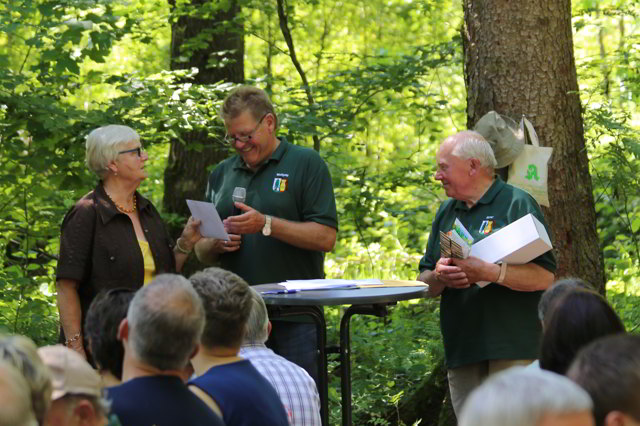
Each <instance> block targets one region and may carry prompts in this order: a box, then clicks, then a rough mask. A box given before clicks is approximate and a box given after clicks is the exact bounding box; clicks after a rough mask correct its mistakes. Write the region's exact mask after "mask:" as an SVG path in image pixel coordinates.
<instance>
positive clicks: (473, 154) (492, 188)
mask: <svg viewBox="0 0 640 426" xmlns="http://www.w3.org/2000/svg"><path fill="white" fill-rule="evenodd" d="M436 160H437V163H438V168H437V171H436V174H435V179H436V180H438V181H440V182H441V183H442V186H443V187H444V190H445V192H446V194H447V195H448V196H449V197H450V198H449V199H448V200H446V201H445V202H443V203H442V205H441V206H440V208H439V209H438V212H437V213H436V217H435V219H434V221H433V224H432V227H431V234H430V235H429V240H428V243H427V249H426V252H425V255H424V257H423V258H422V260H421V261H420V266H419V269H420V275H419V276H418V279H419V280H421V281H424V282H426V283H427V284H429V295H430V296H431V297H436V296H442V297H441V300H440V327H441V330H442V337H443V341H444V349H445V357H446V364H447V368H448V378H449V388H450V390H451V399H452V402H453V408H454V410H455V412H456V415H457V414H459V412H460V409H461V407H462V404H463V403H464V400H465V399H466V397H467V395H469V393H470V392H471V391H472V390H473V389H474V388H475V387H477V386H478V385H479V384H480V383H481V382H482V381H483V380H484V379H485V378H486V377H487V376H489V375H490V374H493V373H495V372H497V371H500V370H503V369H505V368H508V367H511V366H513V365H524V364H530V363H531V362H532V361H533V359H535V358H536V357H537V352H538V342H539V339H540V335H541V326H540V322H539V321H538V317H537V305H538V300H539V299H540V294H541V293H542V291H541V290H544V289H546V288H547V287H548V286H549V285H550V284H551V283H552V282H553V279H554V272H555V268H556V264H555V259H554V257H553V255H552V254H551V252H547V253H545V254H543V255H541V256H539V257H537V258H535V259H534V260H532V261H531V262H530V263H527V264H524V265H511V264H509V265H507V264H506V263H502V264H501V265H499V264H493V263H487V262H485V261H483V260H480V259H478V258H476V257H468V258H466V259H454V258H447V257H441V254H440V238H439V234H440V231H442V232H448V231H450V230H451V229H452V228H453V225H454V222H455V220H456V219H459V220H460V222H461V223H462V225H464V227H465V228H466V229H467V230H468V231H469V232H470V233H471V235H472V237H473V238H474V241H479V240H481V239H483V238H485V237H487V236H489V235H491V234H492V233H494V232H496V231H497V230H499V229H500V228H503V227H505V226H507V225H509V224H510V223H512V222H514V221H516V220H518V219H520V218H521V217H523V216H525V215H527V214H529V213H532V214H533V215H534V216H535V217H536V218H537V219H538V220H539V221H540V222H541V223H543V224H544V223H545V222H544V217H543V215H542V211H541V210H540V206H538V203H536V201H535V200H534V199H533V197H531V196H530V195H529V194H528V193H526V192H525V191H522V190H520V189H518V188H515V187H513V186H511V185H509V184H506V183H505V182H503V181H502V180H501V179H500V177H498V176H496V175H495V172H494V169H495V168H496V165H497V163H498V162H497V161H496V158H495V156H494V153H493V151H492V149H491V145H490V144H489V143H488V142H487V141H486V140H485V138H484V137H483V136H482V135H481V134H479V133H477V132H474V131H463V132H460V133H457V134H455V135H453V136H450V137H448V138H446V139H445V140H444V142H443V143H442V144H441V145H440V149H439V150H438V153H437V156H436ZM545 227H546V225H545ZM481 281H487V282H490V283H491V284H489V285H488V286H486V287H484V288H481V287H479V286H477V285H475V283H476V282H481Z"/></svg>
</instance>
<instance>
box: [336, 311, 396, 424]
mask: <svg viewBox="0 0 640 426" xmlns="http://www.w3.org/2000/svg"><path fill="white" fill-rule="evenodd" d="M387 313H388V311H387V305H353V306H350V307H349V308H347V310H346V311H345V313H344V315H343V316H342V319H341V320H340V370H341V375H340V390H341V391H340V393H341V396H342V426H351V342H350V338H349V322H350V320H351V317H352V316H353V315H356V314H360V315H374V316H377V317H384V316H386V315H387Z"/></svg>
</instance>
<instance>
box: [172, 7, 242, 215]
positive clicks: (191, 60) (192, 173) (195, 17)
mask: <svg viewBox="0 0 640 426" xmlns="http://www.w3.org/2000/svg"><path fill="white" fill-rule="evenodd" d="M209 3H211V2H210V1H209V0H192V1H191V3H190V4H189V5H188V6H187V7H188V8H195V10H196V12H197V11H198V10H202V11H203V12H202V13H191V14H188V11H187V10H181V9H179V8H180V7H183V6H176V5H175V1H174V0H172V1H170V4H171V7H172V14H173V15H174V16H177V19H176V20H175V21H174V22H173V24H172V26H171V69H172V70H177V69H191V68H193V67H195V68H198V70H199V72H198V74H197V75H196V76H195V80H190V81H191V82H192V83H194V84H212V83H217V82H219V81H228V82H233V83H242V82H243V81H244V35H243V31H242V27H241V26H239V25H238V24H236V23H234V17H235V16H236V15H237V13H238V12H239V10H240V7H239V6H238V4H237V2H235V1H231V2H230V4H229V7H228V9H226V10H219V11H216V12H210V9H211V7H212V5H214V4H216V3H215V2H213V3H211V4H209ZM204 6H206V8H205V7H204ZM203 34H206V44H205V45H204V46H203V47H200V46H199V47H197V48H191V49H190V48H189V42H190V41H191V42H192V41H193V39H194V38H196V37H202V36H203ZM217 52H224V54H222V55H221V56H220V57H219V59H217V60H216V59H215V58H216V55H215V54H216V53H217ZM223 59H224V60H226V61H227V62H226V63H225V64H224V65H220V63H221V61H222V60H223ZM212 60H213V61H212ZM214 61H216V62H217V63H216V62H214ZM212 65H213V66H212ZM216 119H217V117H211V120H212V121H213V120H216ZM220 136H223V135H220ZM180 138H181V139H182V141H181V140H178V139H174V140H172V141H171V150H170V152H169V160H168V163H167V168H166V169H165V173H164V178H165V190H164V206H165V208H166V209H167V211H169V212H172V213H177V214H179V215H181V216H183V217H188V215H189V209H188V208H187V204H186V202H185V200H186V199H187V198H190V199H196V200H201V199H202V198H203V196H204V192H205V189H206V185H207V177H208V172H207V168H208V167H209V166H211V165H215V164H217V163H218V162H220V161H221V160H223V159H225V158H226V157H227V156H228V155H229V149H228V147H226V146H224V145H222V144H221V143H220V142H219V141H220V139H221V138H218V140H217V141H216V140H214V138H211V137H209V136H208V135H207V132H206V131H191V132H185V133H182V134H181V135H180ZM199 144H202V146H204V148H203V149H202V150H201V151H199V150H193V149H190V145H199Z"/></svg>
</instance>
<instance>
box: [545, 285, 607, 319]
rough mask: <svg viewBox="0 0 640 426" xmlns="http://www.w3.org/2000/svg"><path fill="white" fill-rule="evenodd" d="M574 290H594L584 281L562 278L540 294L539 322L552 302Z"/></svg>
mask: <svg viewBox="0 0 640 426" xmlns="http://www.w3.org/2000/svg"><path fill="white" fill-rule="evenodd" d="M576 289H583V290H595V288H594V287H593V286H592V285H591V284H589V283H588V282H586V281H585V280H583V279H580V278H575V277H568V278H563V279H561V280H557V281H556V282H554V283H553V284H551V286H549V288H547V289H546V290H545V291H544V292H543V293H542V296H540V301H539V302H538V318H539V319H540V321H544V317H545V315H546V314H547V311H548V310H549V306H550V305H551V303H552V302H553V301H555V300H556V299H559V298H560V297H561V296H564V295H565V294H567V293H569V292H570V291H574V290H576Z"/></svg>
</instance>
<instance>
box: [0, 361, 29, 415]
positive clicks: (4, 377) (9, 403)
mask: <svg viewBox="0 0 640 426" xmlns="http://www.w3.org/2000/svg"><path fill="white" fill-rule="evenodd" d="M37 425H38V421H37V420H36V416H35V414H34V413H33V409H32V405H31V394H30V391H29V385H28V384H27V381H26V380H25V378H24V377H23V376H22V374H20V372H19V371H18V370H17V369H16V368H15V367H14V366H13V365H12V364H9V363H8V362H6V361H4V360H0V426H37Z"/></svg>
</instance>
